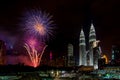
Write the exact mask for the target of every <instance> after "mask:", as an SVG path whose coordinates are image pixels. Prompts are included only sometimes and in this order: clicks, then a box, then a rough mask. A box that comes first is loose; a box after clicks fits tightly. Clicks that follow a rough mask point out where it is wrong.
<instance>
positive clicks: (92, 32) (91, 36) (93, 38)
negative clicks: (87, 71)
mask: <svg viewBox="0 0 120 80" xmlns="http://www.w3.org/2000/svg"><path fill="white" fill-rule="evenodd" d="M95 41H96V34H95V28H94V26H93V24H91V27H90V33H89V58H90V59H89V65H90V66H93V64H94V59H93V58H94V57H93V42H95Z"/></svg>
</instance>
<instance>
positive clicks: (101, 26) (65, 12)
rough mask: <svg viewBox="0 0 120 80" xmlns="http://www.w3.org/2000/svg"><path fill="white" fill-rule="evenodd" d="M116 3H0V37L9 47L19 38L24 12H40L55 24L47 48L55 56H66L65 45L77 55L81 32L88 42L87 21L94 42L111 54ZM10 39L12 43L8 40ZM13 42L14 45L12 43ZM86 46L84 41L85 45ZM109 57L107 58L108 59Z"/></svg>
mask: <svg viewBox="0 0 120 80" xmlns="http://www.w3.org/2000/svg"><path fill="white" fill-rule="evenodd" d="M119 4H120V1H118V0H116V1H112V0H109V1H104V0H102V1H101V0H97V1H95V0H92V1H88V0H76V1H72V0H71V1H69V0H66V1H64V0H61V1H55V0H51V1H47V0H45V1H33V0H32V1H14V2H13V1H8V2H7V1H6V2H1V3H0V9H1V15H0V33H1V35H2V34H5V35H7V36H9V37H10V40H11V44H10V45H12V44H13V42H14V41H16V39H17V38H20V37H21V36H22V35H23V32H21V30H20V27H21V26H20V22H21V18H22V16H23V14H24V12H25V11H26V10H31V9H37V8H38V9H41V10H43V11H46V12H49V13H50V14H52V16H53V20H54V23H55V24H56V27H57V29H56V34H55V36H56V37H55V38H54V39H53V40H51V41H50V43H48V44H49V48H50V50H51V51H52V52H53V53H54V54H55V55H56V56H60V55H64V54H66V52H67V44H68V43H72V44H73V45H74V46H75V49H74V50H75V52H74V53H75V54H78V53H79V52H78V42H79V34H80V31H81V28H82V27H83V30H84V32H85V35H86V38H88V36H89V35H88V34H89V28H90V25H91V21H92V23H93V25H94V27H95V30H96V35H97V40H100V41H101V42H100V46H101V48H102V50H103V53H105V54H108V55H109V54H111V47H112V45H113V44H120V37H119V34H120V31H119V30H120V28H119V26H120V24H119V22H120V21H119V19H120V15H119V14H120V10H119V8H120V5H119ZM11 38H12V39H11ZM16 42H17V41H16ZM87 42H88V41H87ZM109 57H110V56H109Z"/></svg>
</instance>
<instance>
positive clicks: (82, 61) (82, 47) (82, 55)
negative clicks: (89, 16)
mask: <svg viewBox="0 0 120 80" xmlns="http://www.w3.org/2000/svg"><path fill="white" fill-rule="evenodd" d="M86 64H87V63H86V43H85V35H84V32H83V30H81V33H80V38H79V65H86Z"/></svg>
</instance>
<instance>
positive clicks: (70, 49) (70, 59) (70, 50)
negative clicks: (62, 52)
mask: <svg viewBox="0 0 120 80" xmlns="http://www.w3.org/2000/svg"><path fill="white" fill-rule="evenodd" d="M74 64H75V59H74V55H73V45H72V44H68V66H74Z"/></svg>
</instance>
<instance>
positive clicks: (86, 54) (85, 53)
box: [68, 24, 100, 69]
mask: <svg viewBox="0 0 120 80" xmlns="http://www.w3.org/2000/svg"><path fill="white" fill-rule="evenodd" d="M85 40H86V39H85V34H84V31H83V29H81V32H80V37H79V61H78V62H79V66H81V65H83V66H94V68H96V69H97V66H98V58H99V54H100V52H99V49H98V48H99V47H98V46H96V45H97V44H98V42H99V41H97V40H96V34H95V28H94V26H93V24H91V27H90V32H89V44H86V41H85ZM86 46H87V47H88V48H89V49H86ZM72 56H73V46H72V44H71V45H68V65H70V64H71V66H72V64H73V63H74V62H73V60H74V59H71V58H72ZM73 57H74V56H73Z"/></svg>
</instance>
